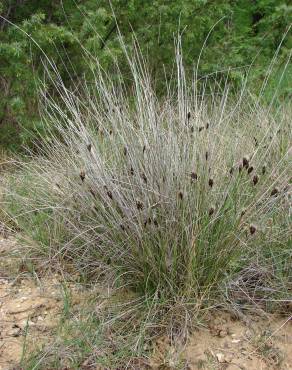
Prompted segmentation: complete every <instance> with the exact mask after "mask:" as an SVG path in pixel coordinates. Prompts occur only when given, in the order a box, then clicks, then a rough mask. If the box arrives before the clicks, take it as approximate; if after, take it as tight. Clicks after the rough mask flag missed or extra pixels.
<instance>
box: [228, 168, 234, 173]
mask: <svg viewBox="0 0 292 370" xmlns="http://www.w3.org/2000/svg"><path fill="white" fill-rule="evenodd" d="M233 171H234V168H233V167H231V168H230V170H229V173H230V175H232V174H233Z"/></svg>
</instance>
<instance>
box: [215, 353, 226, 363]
mask: <svg viewBox="0 0 292 370" xmlns="http://www.w3.org/2000/svg"><path fill="white" fill-rule="evenodd" d="M216 358H217V361H218V362H220V363H223V362H225V356H224V354H223V353H221V352H219V353H216Z"/></svg>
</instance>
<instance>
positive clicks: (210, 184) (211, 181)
mask: <svg viewBox="0 0 292 370" xmlns="http://www.w3.org/2000/svg"><path fill="white" fill-rule="evenodd" d="M208 184H209V186H210V188H212V187H213V185H214V180H213V179H209V181H208Z"/></svg>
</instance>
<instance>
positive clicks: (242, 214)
mask: <svg viewBox="0 0 292 370" xmlns="http://www.w3.org/2000/svg"><path fill="white" fill-rule="evenodd" d="M245 213H246V209H243V210H242V211H241V213H240V216H241V217H242V216H244V215H245Z"/></svg>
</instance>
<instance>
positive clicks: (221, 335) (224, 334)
mask: <svg viewBox="0 0 292 370" xmlns="http://www.w3.org/2000/svg"><path fill="white" fill-rule="evenodd" d="M226 335H227V330H225V329H221V330H220V331H219V337H220V338H225V337H226Z"/></svg>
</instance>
